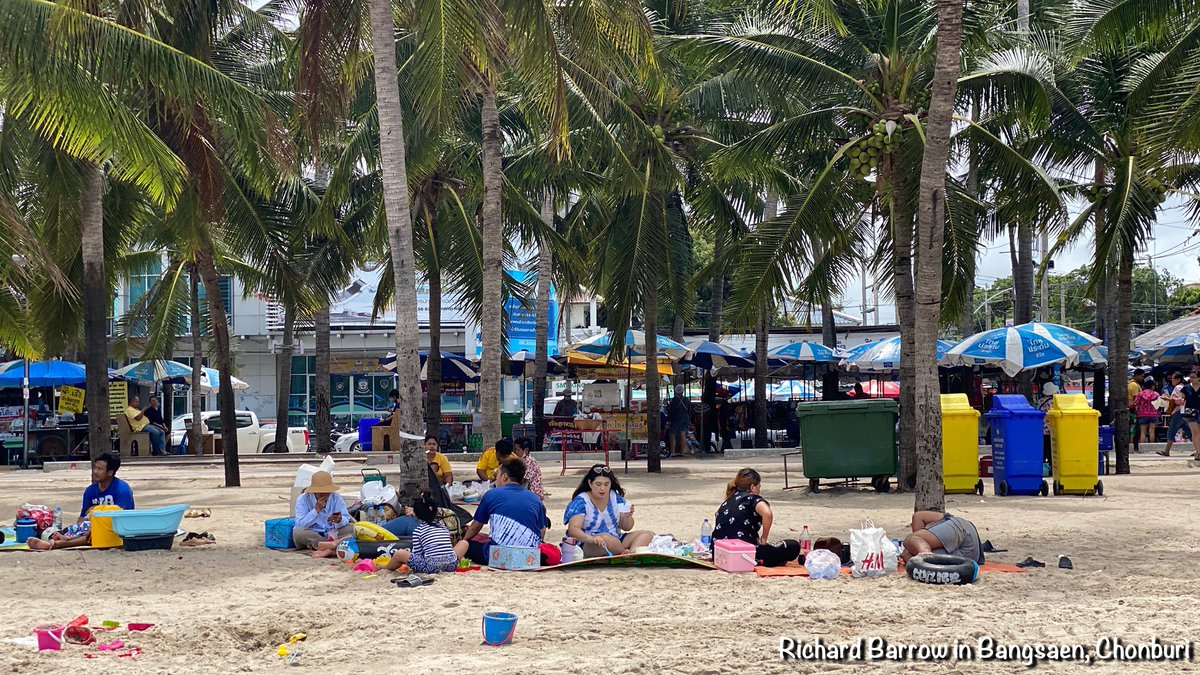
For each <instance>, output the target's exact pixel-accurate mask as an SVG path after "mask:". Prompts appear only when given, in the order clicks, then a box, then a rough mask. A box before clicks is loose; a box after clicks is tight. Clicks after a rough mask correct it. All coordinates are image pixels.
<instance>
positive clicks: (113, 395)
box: [108, 382, 129, 419]
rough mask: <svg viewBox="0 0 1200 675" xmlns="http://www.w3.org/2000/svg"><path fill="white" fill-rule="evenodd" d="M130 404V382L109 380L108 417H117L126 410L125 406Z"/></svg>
mask: <svg viewBox="0 0 1200 675" xmlns="http://www.w3.org/2000/svg"><path fill="white" fill-rule="evenodd" d="M127 405H129V383H128V382H109V383H108V417H109V419H116V417H117V415H120V414H122V413H124V412H125V406H127Z"/></svg>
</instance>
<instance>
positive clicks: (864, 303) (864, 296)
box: [862, 260, 871, 326]
mask: <svg viewBox="0 0 1200 675" xmlns="http://www.w3.org/2000/svg"><path fill="white" fill-rule="evenodd" d="M862 281H863V282H862V325H864V326H865V325H867V313H868V312H870V311H871V310H870V309H869V308H868V307H867V261H866V260H864V261H863V266H862Z"/></svg>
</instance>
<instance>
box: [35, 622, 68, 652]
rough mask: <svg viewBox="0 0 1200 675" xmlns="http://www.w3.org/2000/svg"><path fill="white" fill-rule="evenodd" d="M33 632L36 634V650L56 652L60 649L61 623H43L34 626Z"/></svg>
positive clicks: (61, 639) (61, 643)
mask: <svg viewBox="0 0 1200 675" xmlns="http://www.w3.org/2000/svg"><path fill="white" fill-rule="evenodd" d="M33 634H34V635H35V636H37V645H38V651H40V652H57V651H59V650H61V649H62V645H63V636H62V634H63V627H62V624H57V623H44V624H42V625H40V626H38V627H37V628H34V629H33Z"/></svg>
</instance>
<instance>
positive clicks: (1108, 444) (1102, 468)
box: [1096, 424, 1114, 476]
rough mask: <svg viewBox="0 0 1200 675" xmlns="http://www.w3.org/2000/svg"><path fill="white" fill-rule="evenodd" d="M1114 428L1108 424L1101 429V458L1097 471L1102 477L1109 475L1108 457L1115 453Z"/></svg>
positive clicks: (1097, 464) (1097, 463)
mask: <svg viewBox="0 0 1200 675" xmlns="http://www.w3.org/2000/svg"><path fill="white" fill-rule="evenodd" d="M1113 437H1114V434H1113V428H1112V427H1110V426H1108V425H1107V424H1105V425H1102V426H1101V427H1100V457H1099V461H1098V462H1096V469H1097V471H1099V472H1100V475H1101V476H1107V475H1108V455H1109V453H1110V452H1112V451H1113Z"/></svg>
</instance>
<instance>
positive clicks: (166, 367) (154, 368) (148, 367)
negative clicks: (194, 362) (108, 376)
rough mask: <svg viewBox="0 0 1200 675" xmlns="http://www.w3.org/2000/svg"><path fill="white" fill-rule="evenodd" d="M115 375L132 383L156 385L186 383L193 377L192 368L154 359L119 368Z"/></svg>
mask: <svg viewBox="0 0 1200 675" xmlns="http://www.w3.org/2000/svg"><path fill="white" fill-rule="evenodd" d="M114 374H115V375H116V376H117V377H123V378H125V379H126V380H129V381H130V382H136V383H138V384H146V385H155V384H158V383H159V382H164V381H167V380H175V379H179V380H181V381H184V382H186V381H188V380H190V379H191V377H192V367H191V366H188V365H184V364H182V363H180V362H178V361H167V360H165V359H153V360H150V361H138V362H137V363H131V364H129V365H128V366H125V367H124V368H118V369H117V371H116V373H114Z"/></svg>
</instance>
